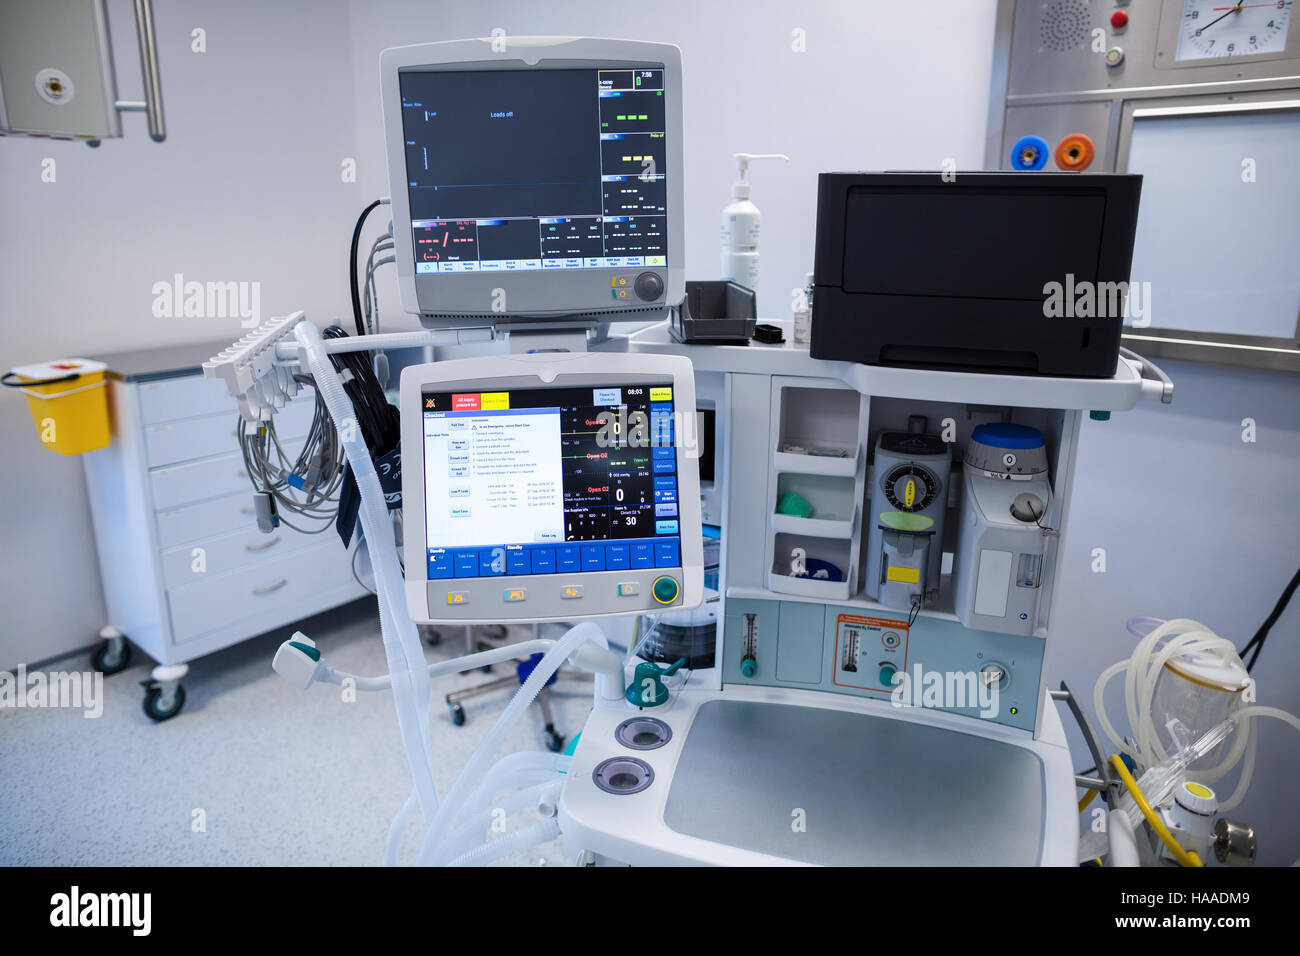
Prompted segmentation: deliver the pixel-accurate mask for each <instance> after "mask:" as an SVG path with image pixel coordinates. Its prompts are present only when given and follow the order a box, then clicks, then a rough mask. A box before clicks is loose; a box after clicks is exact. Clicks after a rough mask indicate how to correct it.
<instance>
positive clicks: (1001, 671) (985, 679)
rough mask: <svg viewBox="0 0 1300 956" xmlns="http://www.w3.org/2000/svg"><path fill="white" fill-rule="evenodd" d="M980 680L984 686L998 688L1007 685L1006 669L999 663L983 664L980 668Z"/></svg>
mask: <svg viewBox="0 0 1300 956" xmlns="http://www.w3.org/2000/svg"><path fill="white" fill-rule="evenodd" d="M980 681H981V682H982V683H983V684H984V686H985V687H996V688H997V689H998V690H1001V689H1002V688H1004V687H1006V686H1007V669H1006V668H1005V667H1003V666H1002V665H1001V664H985V665H984V666H983V667H981V668H980Z"/></svg>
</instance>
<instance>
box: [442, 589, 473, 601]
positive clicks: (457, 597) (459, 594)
mask: <svg viewBox="0 0 1300 956" xmlns="http://www.w3.org/2000/svg"><path fill="white" fill-rule="evenodd" d="M468 600H469V592H468V591H448V592H447V603H448V604H464V603H465V602H467V601H468Z"/></svg>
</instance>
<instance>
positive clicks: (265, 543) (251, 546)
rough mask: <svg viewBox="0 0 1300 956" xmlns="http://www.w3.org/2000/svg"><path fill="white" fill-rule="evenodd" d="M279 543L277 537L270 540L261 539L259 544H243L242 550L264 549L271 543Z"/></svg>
mask: <svg viewBox="0 0 1300 956" xmlns="http://www.w3.org/2000/svg"><path fill="white" fill-rule="evenodd" d="M279 543H280V539H279V538H272V539H271V540H270V541H263V542H262V543H261V544H246V545H244V550H245V551H265V550H266V549H267V548H269V547H270V546H271V545H273V544H279Z"/></svg>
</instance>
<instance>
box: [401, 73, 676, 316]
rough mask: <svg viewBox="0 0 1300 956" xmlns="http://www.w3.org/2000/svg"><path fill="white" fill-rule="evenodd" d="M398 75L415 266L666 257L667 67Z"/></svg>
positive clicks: (624, 264) (429, 269)
mask: <svg viewBox="0 0 1300 956" xmlns="http://www.w3.org/2000/svg"><path fill="white" fill-rule="evenodd" d="M399 81H400V89H401V98H402V130H403V140H404V144H405V150H406V173H407V192H408V198H409V201H410V214H411V230H412V233H413V240H414V247H415V273H416V275H421V274H430V273H461V272H521V271H534V270H550V269H597V268H636V267H653V266H667V264H668V258H667V256H668V234H667V204H668V196H667V179H666V177H667V175H668V173H669V172H670V171H669V170H668V169H667V152H666V129H667V121H666V115H665V114H666V109H665V71H664V70H663V69H662V68H660V69H640V68H631V67H627V68H602V69H545V70H474V71H447V70H420V69H414V70H403V71H401V73H400V75H399ZM615 294H616V295H617V291H616V293H615ZM625 294H626V292H625Z"/></svg>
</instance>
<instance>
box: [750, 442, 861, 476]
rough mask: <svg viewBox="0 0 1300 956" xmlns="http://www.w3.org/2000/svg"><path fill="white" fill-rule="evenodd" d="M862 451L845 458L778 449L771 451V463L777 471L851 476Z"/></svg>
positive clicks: (856, 467)
mask: <svg viewBox="0 0 1300 956" xmlns="http://www.w3.org/2000/svg"><path fill="white" fill-rule="evenodd" d="M861 456H862V452H861V451H860V450H856V451H855V452H854V453H853V454H852V455H850V456H849V457H847V458H836V457H834V456H833V455H801V454H798V453H795V452H785V451H780V450H779V449H778V450H777V451H775V452H773V453H772V465H773V467H774V468H776V470H777V471H797V472H802V473H803V474H806V475H838V476H840V477H842V478H852V477H853V476H854V475H855V474H857V471H858V460H859V459H860V458H861Z"/></svg>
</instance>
